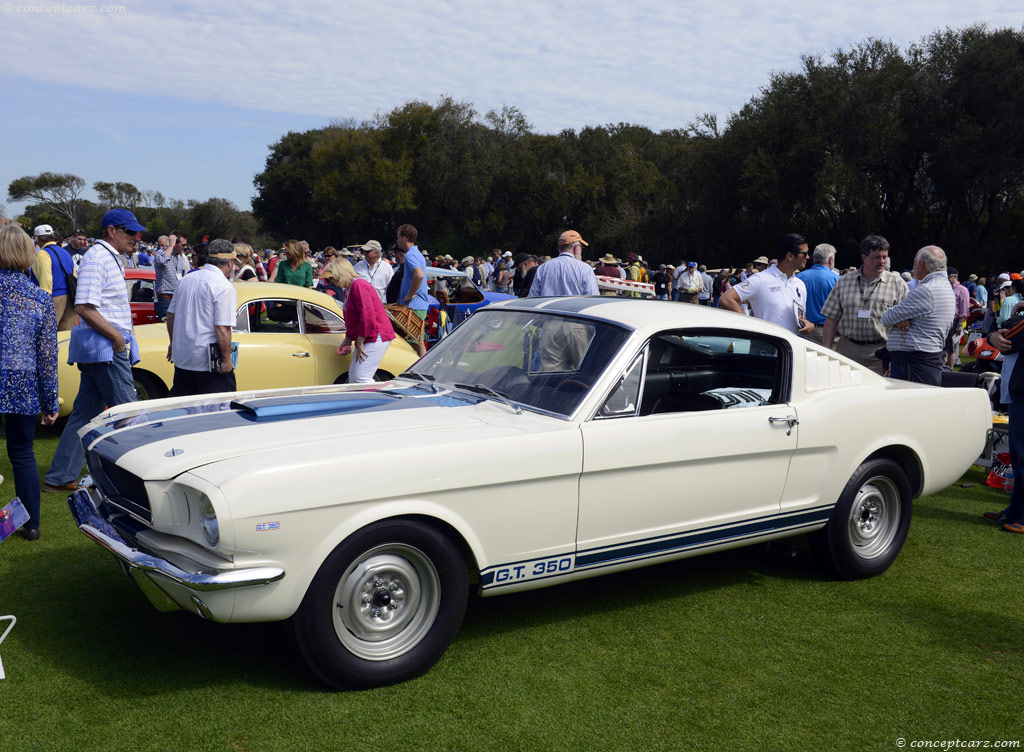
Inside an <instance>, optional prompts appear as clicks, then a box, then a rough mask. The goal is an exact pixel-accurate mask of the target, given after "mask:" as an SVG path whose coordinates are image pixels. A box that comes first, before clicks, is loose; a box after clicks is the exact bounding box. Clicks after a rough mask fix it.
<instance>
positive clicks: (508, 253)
mask: <svg viewBox="0 0 1024 752" xmlns="http://www.w3.org/2000/svg"><path fill="white" fill-rule="evenodd" d="M501 257H502V258H512V251H505V252H504V253H503V254H501Z"/></svg>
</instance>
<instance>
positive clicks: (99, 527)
mask: <svg viewBox="0 0 1024 752" xmlns="http://www.w3.org/2000/svg"><path fill="white" fill-rule="evenodd" d="M68 506H69V507H71V514H72V515H73V516H74V518H75V522H76V523H77V524H78V529H79V530H81V531H82V532H83V533H84V534H85V535H86V536H88V537H89V538H92V539H93V540H94V541H96V542H97V543H98V544H100V545H101V546H103V548H105V549H107V550H108V551H110V553H112V554H113V555H114V556H115V557H116V558H117V559H119V560H120V561H121V562H123V563H124V564H125V566H127V567H128V569H129V570H130V571H131V573H132V574H133V575H134V574H135V572H136V571H137V572H144V573H146V574H156V575H159V576H161V577H164V578H166V579H168V580H170V581H171V582H175V583H177V584H179V585H183V586H185V587H187V588H190V589H192V590H201V591H211V590H230V589H232V588H240V587H253V586H257V585H268V584H270V583H271V582H276V581H277V580H280V579H282V578H283V577H284V574H285V572H284V569H282V568H281V567H252V568H250V569H232V570H227V571H218V572H187V571H185V570H184V569H181V568H180V567H178V566H175V565H174V564H172V563H171V562H169V561H167V560H166V559H161V558H160V557H158V556H154V555H152V554H148V553H146V552H145V551H140V550H139V549H137V548H132V547H131V546H130V545H128V543H127V542H126V541H125V540H124V538H122V537H121V536H120V535H119V534H118V532H117V531H116V530H115V529H114V528H113V526H111V525H110V524H109V523H108V522H107V521H106V520H104V519H103V518H102V517H101V516H100V515H99V513H98V512H97V511H96V507H95V505H94V504H93V501H92V497H91V496H90V495H89V492H88V491H85V490H79V491H75V493H73V494H71V496H69V497H68Z"/></svg>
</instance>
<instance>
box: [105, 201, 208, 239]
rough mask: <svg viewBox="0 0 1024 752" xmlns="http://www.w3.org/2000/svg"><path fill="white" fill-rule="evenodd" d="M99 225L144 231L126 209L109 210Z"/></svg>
mask: <svg viewBox="0 0 1024 752" xmlns="http://www.w3.org/2000/svg"><path fill="white" fill-rule="evenodd" d="M100 224H102V225H103V227H110V226H111V225H115V226H117V227H123V228H124V229H126V230H131V231H132V232H145V231H146V228H145V227H143V226H142V225H140V224H139V220H137V219H136V218H135V215H134V214H132V213H131V212H130V211H128V210H127V209H111V210H110V211H108V212H107V213H106V214H104V215H103V221H102V222H101V223H100ZM204 242H205V240H204Z"/></svg>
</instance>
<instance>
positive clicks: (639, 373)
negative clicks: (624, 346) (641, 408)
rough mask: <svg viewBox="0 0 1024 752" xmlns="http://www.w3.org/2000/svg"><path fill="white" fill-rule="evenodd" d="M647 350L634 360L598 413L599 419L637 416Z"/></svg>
mask: <svg viewBox="0 0 1024 752" xmlns="http://www.w3.org/2000/svg"><path fill="white" fill-rule="evenodd" d="M645 353H646V348H645V349H644V350H643V351H641V352H640V353H638V354H637V356H636V357H635V358H633V362H632V363H630V364H629V367H628V368H627V369H626V371H625V372H624V373H623V374H622V377H621V378H620V379H619V383H618V384H617V385H616V386H615V388H614V389H613V390H612V393H611V394H610V395H608V399H607V400H605V403H604V404H603V405H601V409H600V410H598V411H597V415H596V416H595V417H597V418H624V417H631V416H634V415H636V411H637V407H638V405H639V404H640V384H641V382H642V381H643V375H644V355H645Z"/></svg>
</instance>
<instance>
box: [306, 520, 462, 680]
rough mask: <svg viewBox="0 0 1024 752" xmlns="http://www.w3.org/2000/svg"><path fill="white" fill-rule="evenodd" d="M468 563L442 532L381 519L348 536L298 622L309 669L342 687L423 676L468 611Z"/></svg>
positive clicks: (311, 592)
mask: <svg viewBox="0 0 1024 752" xmlns="http://www.w3.org/2000/svg"><path fill="white" fill-rule="evenodd" d="M468 588H469V578H468V573H467V569H466V562H465V561H464V559H463V557H462V555H461V554H460V553H459V550H458V549H457V548H456V546H455V545H454V544H453V543H452V542H451V541H450V540H449V539H448V538H447V537H446V536H445V535H444V534H442V533H441V532H439V531H438V530H436V529H434V528H433V527H430V526H429V525H426V524H424V523H422V522H418V521H415V520H393V521H382V522H378V523H375V524H373V525H370V526H368V527H366V528H364V529H362V530H360V531H358V532H356V533H353V534H352V535H350V536H349V537H348V538H346V539H345V540H344V541H343V542H342V543H341V544H340V545H339V546H338V547H337V548H336V549H335V550H334V551H333V552H332V553H331V555H330V556H329V557H328V558H327V560H326V561H325V562H324V563H323V565H322V566H321V567H320V570H319V572H317V575H316V577H315V578H314V579H313V582H312V584H311V585H310V587H309V590H308V591H307V592H306V596H305V598H304V599H303V601H302V604H301V605H300V606H299V610H298V611H297V612H296V614H295V616H294V618H293V622H294V628H295V636H296V639H297V641H298V646H299V649H300V651H301V652H302V655H303V657H304V658H305V659H306V662H307V663H308V664H309V666H310V668H311V669H312V670H313V671H314V672H315V673H316V674H317V675H318V676H319V677H320V678H321V679H323V680H324V681H325V682H327V683H328V684H330V685H331V686H334V687H337V688H339V689H364V688H369V687H380V686H384V685H386V684H394V683H396V682H401V681H405V680H407V679H412V678H414V677H416V676H420V675H421V674H423V673H425V672H426V671H427V670H428V669H429V668H430V667H431V666H433V665H434V664H435V663H436V662H437V661H438V660H439V659H440V658H441V656H442V655H444V652H445V651H446V650H447V649H448V646H449V645H450V644H451V642H452V640H454V639H455V635H456V633H457V632H458V630H459V626H460V625H461V623H462V617H463V615H464V614H465V611H466V600H467V595H468Z"/></svg>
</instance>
